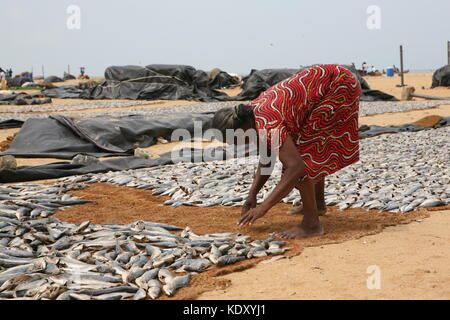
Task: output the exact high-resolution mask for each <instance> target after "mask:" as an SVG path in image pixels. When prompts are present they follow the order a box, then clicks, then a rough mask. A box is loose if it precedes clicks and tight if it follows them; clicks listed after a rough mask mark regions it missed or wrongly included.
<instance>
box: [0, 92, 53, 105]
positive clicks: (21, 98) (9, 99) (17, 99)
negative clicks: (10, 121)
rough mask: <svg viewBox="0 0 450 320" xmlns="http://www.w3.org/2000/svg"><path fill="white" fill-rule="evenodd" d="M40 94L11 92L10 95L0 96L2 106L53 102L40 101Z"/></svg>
mask: <svg viewBox="0 0 450 320" xmlns="http://www.w3.org/2000/svg"><path fill="white" fill-rule="evenodd" d="M37 95H38V94H37V93H33V94H28V93H24V92H10V93H8V94H0V105H35V104H44V103H50V102H52V99H50V98H43V99H38V98H36V96H37Z"/></svg>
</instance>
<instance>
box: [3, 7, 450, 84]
mask: <svg viewBox="0 0 450 320" xmlns="http://www.w3.org/2000/svg"><path fill="white" fill-rule="evenodd" d="M0 1H1V5H0V28H1V29H0V30H1V36H0V39H1V42H0V67H2V68H4V69H5V68H10V67H11V68H12V69H13V71H14V73H16V72H22V71H31V68H33V72H34V75H35V76H36V75H41V74H42V71H41V70H42V66H44V72H45V76H48V75H57V76H62V74H63V72H64V71H67V69H68V65H70V70H71V73H73V74H75V75H77V74H79V68H80V67H81V66H84V67H86V73H87V74H89V75H91V76H103V73H104V70H105V68H106V67H108V66H111V65H141V66H145V65H148V64H155V63H158V64H186V65H192V66H194V67H195V68H198V69H202V70H205V71H209V70H211V69H212V68H215V67H218V68H220V69H222V70H225V71H228V72H235V73H239V74H248V73H249V72H250V70H251V69H264V68H297V67H299V66H301V65H310V64H315V63H342V64H349V63H352V62H354V63H355V64H356V65H357V66H358V67H359V66H361V64H362V62H363V61H367V63H368V64H369V65H370V66H371V65H374V66H375V67H377V68H379V69H384V68H386V67H388V66H392V65H393V64H395V65H397V66H398V65H399V60H400V58H399V46H400V44H402V45H403V46H404V52H405V53H404V57H405V58H404V61H405V69H411V70H425V69H426V70H432V69H436V68H439V67H441V66H443V65H445V64H447V41H449V40H450V19H449V15H450V1H449V0H433V1H425V0H422V1H418V0H378V1H377V0H370V1H368V0H339V1H336V0H314V1H304V0H226V1H223V0H222V1H218V0H163V1H161V0H160V1H153V0H127V1H123V0H121V1H117V0H70V1H67V0H39V1H34V0H24V1H6V0H0ZM71 6H76V8H78V10H79V15H78V14H77V13H76V12H74V11H70V10H69V11H68V8H69V9H70V8H71ZM373 6H375V9H371V8H373ZM368 8H369V12H368ZM368 22H369V24H368ZM78 27H79V28H78Z"/></svg>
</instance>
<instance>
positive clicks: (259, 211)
mask: <svg viewBox="0 0 450 320" xmlns="http://www.w3.org/2000/svg"><path fill="white" fill-rule="evenodd" d="M267 211H268V210H266V209H265V208H264V207H263V206H257V207H256V208H253V209H250V210H248V211H247V212H246V213H245V214H244V215H242V216H241V220H239V222H238V225H239V226H240V227H244V226H247V225H251V224H252V223H253V222H254V221H255V220H256V219H259V218H261V217H263V216H264V215H265V214H266V213H267Z"/></svg>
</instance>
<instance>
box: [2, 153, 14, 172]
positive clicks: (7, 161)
mask: <svg viewBox="0 0 450 320" xmlns="http://www.w3.org/2000/svg"><path fill="white" fill-rule="evenodd" d="M16 168H17V161H16V158H14V157H13V156H10V155H6V156H0V170H2V169H6V170H15V169H16Z"/></svg>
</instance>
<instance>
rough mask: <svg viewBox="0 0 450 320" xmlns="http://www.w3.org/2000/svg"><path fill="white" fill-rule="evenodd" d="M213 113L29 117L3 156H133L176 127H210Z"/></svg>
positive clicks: (170, 132)
mask: <svg viewBox="0 0 450 320" xmlns="http://www.w3.org/2000/svg"><path fill="white" fill-rule="evenodd" d="M212 117H213V114H212V113H173V114H171V115H165V116H162V117H160V118H153V117H146V116H143V115H134V116H126V117H119V118H105V117H101V118H100V117H97V118H90V119H72V118H69V117H65V116H58V115H54V116H50V117H49V118H44V119H28V120H27V121H26V122H25V123H24V124H23V126H22V129H21V130H20V131H19V133H18V134H17V136H16V138H15V139H14V141H13V143H12V144H11V146H10V148H9V149H8V150H7V151H5V152H3V153H0V155H6V154H10V155H13V156H18V157H34V158H58V159H71V158H72V157H74V156H75V155H77V154H79V153H83V154H89V155H92V156H96V157H108V156H118V155H130V154H131V153H132V151H133V149H136V148H144V147H148V146H151V145H153V144H155V143H156V138H157V137H160V136H161V137H164V138H166V139H170V137H171V135H172V132H173V131H174V130H176V129H185V130H186V131H187V132H189V133H190V134H193V133H194V122H198V123H199V125H200V123H201V124H202V128H203V130H207V129H209V128H210V127H211V119H212Z"/></svg>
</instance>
